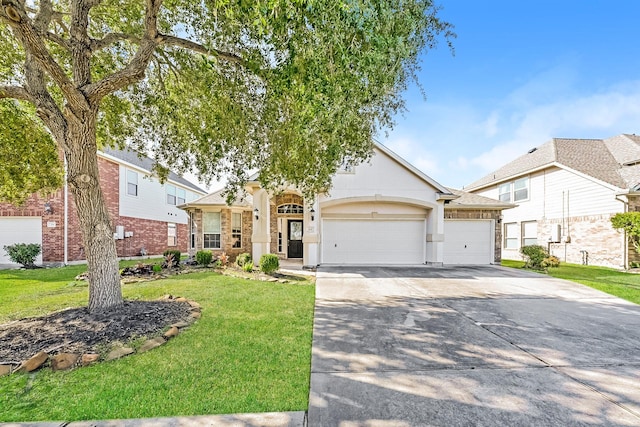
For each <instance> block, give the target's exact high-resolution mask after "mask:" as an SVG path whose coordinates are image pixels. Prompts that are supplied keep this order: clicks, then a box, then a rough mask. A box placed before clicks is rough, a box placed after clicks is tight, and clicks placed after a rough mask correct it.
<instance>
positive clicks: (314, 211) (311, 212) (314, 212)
mask: <svg viewBox="0 0 640 427" xmlns="http://www.w3.org/2000/svg"><path fill="white" fill-rule="evenodd" d="M309 213H310V214H311V221H315V219H316V210H315V209H313V208H311V209H309Z"/></svg>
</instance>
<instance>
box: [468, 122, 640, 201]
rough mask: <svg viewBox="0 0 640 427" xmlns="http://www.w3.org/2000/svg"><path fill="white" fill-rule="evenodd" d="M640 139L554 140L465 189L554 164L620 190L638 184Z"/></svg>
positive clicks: (639, 177) (625, 137) (623, 137)
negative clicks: (636, 163) (630, 163)
mask: <svg viewBox="0 0 640 427" xmlns="http://www.w3.org/2000/svg"><path fill="white" fill-rule="evenodd" d="M629 162H632V163H633V162H638V163H639V164H640V137H638V136H636V135H627V134H622V135H618V136H614V137H612V138H608V139H571V138H554V139H552V140H551V141H548V142H546V143H544V144H542V145H541V146H539V147H537V148H536V149H534V150H531V151H529V152H528V153H527V154H524V155H523V156H520V157H518V158H517V159H515V160H513V161H511V162H509V163H507V164H506V165H504V166H502V167H501V168H500V169H497V170H496V171H494V172H492V173H490V174H488V175H486V176H484V177H482V178H480V179H479V180H477V181H475V182H473V183H472V184H471V185H469V186H467V187H465V190H467V191H473V190H477V189H480V188H484V187H487V186H489V185H494V184H498V183H500V182H502V181H506V180H509V179H513V178H515V177H517V176H519V175H524V174H527V173H530V172H531V171H533V170H538V169H543V168H545V167H549V166H551V165H552V164H554V163H557V164H560V165H563V166H565V167H567V168H570V169H573V170H576V171H578V172H581V173H583V174H585V175H588V176H591V177H593V178H595V179H598V180H600V181H603V182H606V183H608V184H610V185H613V186H615V187H618V188H621V189H633V188H635V187H637V186H638V185H639V184H640V167H636V166H637V165H635V164H632V165H629V164H628V163H629Z"/></svg>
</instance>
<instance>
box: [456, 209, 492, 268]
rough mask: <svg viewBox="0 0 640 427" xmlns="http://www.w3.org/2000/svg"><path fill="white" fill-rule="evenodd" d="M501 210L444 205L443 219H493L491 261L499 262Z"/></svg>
mask: <svg viewBox="0 0 640 427" xmlns="http://www.w3.org/2000/svg"><path fill="white" fill-rule="evenodd" d="M501 215H502V211H501V210H484V209H455V208H451V209H448V208H446V207H445V210H444V219H492V220H494V221H495V225H496V226H495V230H496V231H495V241H494V254H493V261H494V262H496V263H500V261H501V260H502V224H501V223H500V216H501Z"/></svg>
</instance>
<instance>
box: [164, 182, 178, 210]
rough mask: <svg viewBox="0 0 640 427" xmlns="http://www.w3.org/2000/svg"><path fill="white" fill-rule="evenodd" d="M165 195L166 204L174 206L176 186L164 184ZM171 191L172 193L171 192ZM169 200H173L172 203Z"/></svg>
mask: <svg viewBox="0 0 640 427" xmlns="http://www.w3.org/2000/svg"><path fill="white" fill-rule="evenodd" d="M165 188H166V194H167V204H168V205H171V206H176V201H177V196H176V186H175V185H173V184H165ZM171 189H173V191H172V190H171ZM170 198H173V202H172V201H171V199H170Z"/></svg>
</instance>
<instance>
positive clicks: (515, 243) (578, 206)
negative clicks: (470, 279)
mask: <svg viewBox="0 0 640 427" xmlns="http://www.w3.org/2000/svg"><path fill="white" fill-rule="evenodd" d="M639 188H640V137H638V136H636V135H628V134H622V135H618V136H615V137H612V138H608V139H562V138H555V139H553V140H551V141H549V142H547V143H545V144H543V145H541V146H539V147H536V148H534V149H532V150H530V151H529V152H528V153H526V154H524V155H523V156H521V157H519V158H517V159H515V160H514V161H512V162H509V163H507V164H506V165H504V166H503V167H501V168H500V169H498V170H496V171H495V172H492V173H490V174H488V175H487V176H485V177H483V178H481V179H480V180H478V181H476V182H474V183H473V184H471V185H469V186H468V187H466V188H465V191H469V192H471V193H474V194H478V195H482V196H486V197H490V198H496V199H499V200H501V201H505V202H509V203H514V204H516V205H517V207H516V208H514V209H509V210H506V211H504V213H503V219H502V228H503V230H502V237H503V242H502V247H503V249H502V257H503V258H504V259H522V257H521V255H520V252H519V251H520V248H521V247H522V246H525V245H531V244H539V245H543V246H545V247H547V248H548V249H549V252H550V253H551V254H553V255H555V256H557V257H558V258H559V259H560V260H561V261H564V262H568V263H575V264H592V265H600V266H608V267H615V268H625V267H628V265H629V263H630V262H631V261H635V260H636V259H637V254H636V253H635V251H634V249H633V247H630V245H629V244H628V242H627V239H626V236H625V235H624V233H623V232H621V231H617V230H614V229H613V228H612V226H611V221H610V219H611V217H612V216H613V215H615V214H616V213H618V212H626V211H637V210H640V198H639V196H640V193H639V192H638V189H639Z"/></svg>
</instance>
